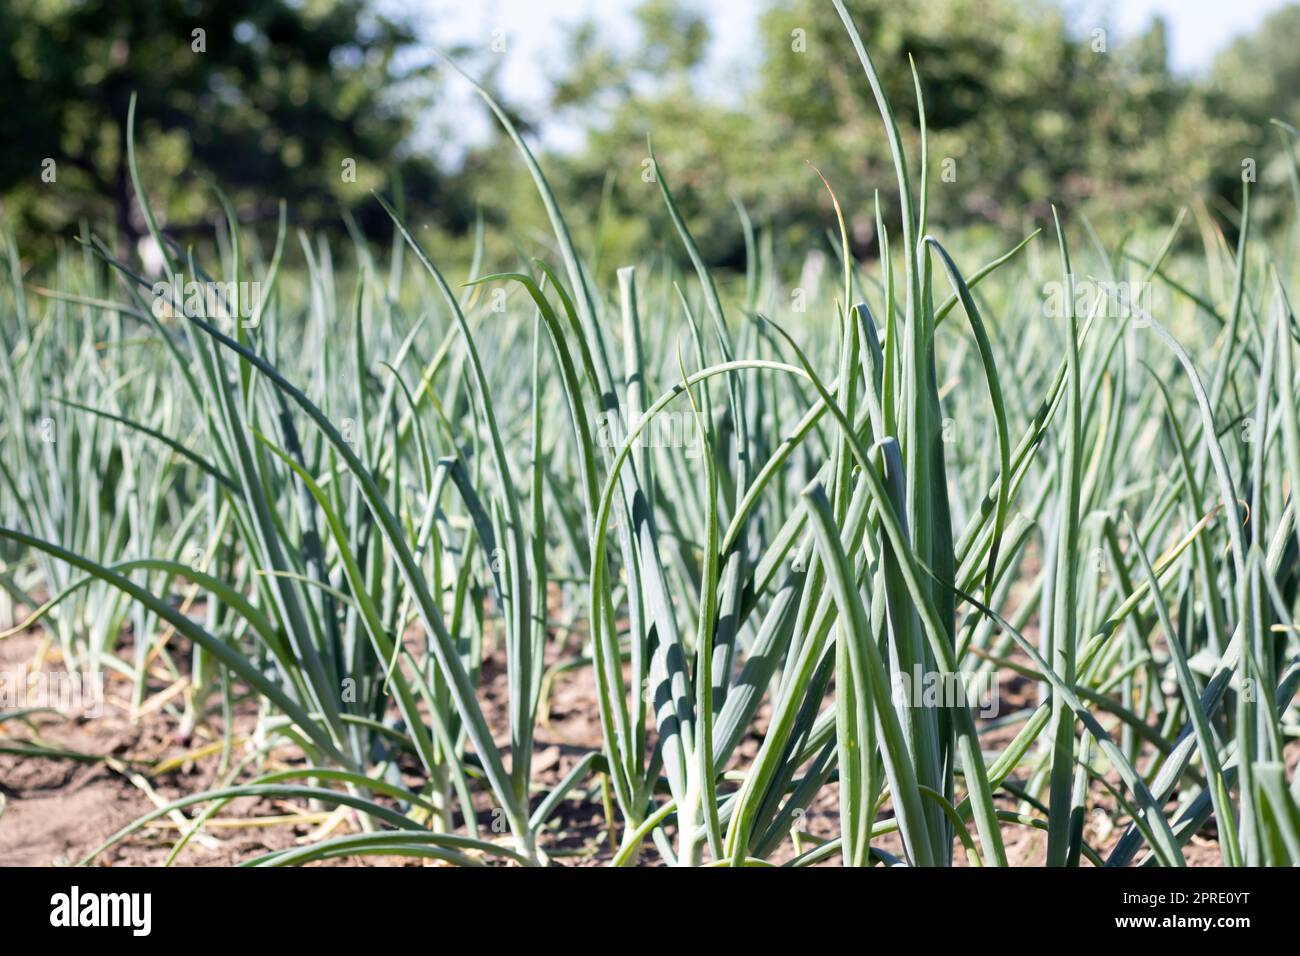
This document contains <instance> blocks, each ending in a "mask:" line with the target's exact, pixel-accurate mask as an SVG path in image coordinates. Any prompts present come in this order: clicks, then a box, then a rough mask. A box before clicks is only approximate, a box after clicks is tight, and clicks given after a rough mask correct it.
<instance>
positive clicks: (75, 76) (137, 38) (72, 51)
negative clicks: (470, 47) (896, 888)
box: [0, 0, 437, 242]
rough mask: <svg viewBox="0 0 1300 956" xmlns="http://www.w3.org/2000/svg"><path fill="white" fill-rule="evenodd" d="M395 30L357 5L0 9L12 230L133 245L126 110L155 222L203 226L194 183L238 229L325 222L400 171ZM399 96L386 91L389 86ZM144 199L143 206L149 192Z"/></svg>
mask: <svg viewBox="0 0 1300 956" xmlns="http://www.w3.org/2000/svg"><path fill="white" fill-rule="evenodd" d="M413 39H414V37H413V36H412V34H411V32H410V30H409V28H408V27H407V26H405V25H403V24H401V23H398V22H396V21H394V20H392V19H390V18H388V17H386V16H384V15H381V14H379V13H376V12H375V11H374V10H373V9H370V8H369V7H368V6H367V5H366V4H364V3H363V2H361V0H313V2H311V3H299V2H293V0H153V2H150V3H147V4H127V3H120V2H114V0H86V2H83V3H63V2H50V0H9V2H8V3H6V4H3V5H0V89H3V90H5V91H6V93H7V94H8V96H9V102H8V104H7V107H6V109H4V110H3V111H0V143H3V144H5V146H4V148H3V149H0V184H2V185H0V188H3V189H4V192H5V195H6V200H7V204H8V205H9V206H10V207H11V209H15V210H16V211H17V213H18V218H19V219H20V220H21V224H22V225H25V226H27V227H28V228H29V229H40V230H43V231H47V230H51V229H54V230H62V229H66V228H67V227H68V226H69V225H70V224H71V223H75V222H76V221H77V220H78V219H81V218H89V219H91V220H92V221H104V220H109V221H111V222H112V224H113V225H114V226H115V228H116V230H117V232H118V233H119V237H120V239H122V240H123V241H125V242H131V241H132V240H135V239H136V238H138V237H139V235H140V234H141V231H142V227H143V223H142V222H141V221H140V219H139V218H138V213H133V212H132V210H133V208H134V206H133V203H132V189H131V187H130V177H129V174H128V169H127V163H126V118H127V107H128V104H129V101H130V98H131V95H132V94H133V93H134V94H136V95H137V96H138V105H137V129H136V140H137V144H136V145H137V149H138V152H139V155H140V156H141V165H142V167H143V169H142V171H143V172H144V174H145V181H146V185H147V186H148V188H149V189H150V192H151V197H152V198H154V199H155V201H156V202H159V201H161V202H160V206H161V212H162V214H163V215H164V216H165V217H166V219H167V222H168V228H169V229H170V230H171V231H174V232H177V233H184V232H185V231H186V230H187V229H188V228H190V227H192V226H199V225H203V224H205V221H206V220H205V217H204V213H208V212H210V210H211V209H212V206H213V204H212V197H211V194H210V193H207V194H205V193H204V191H203V188H202V185H201V184H200V183H199V182H198V181H197V179H196V178H195V177H193V176H190V175H188V174H190V173H193V172H203V173H207V174H209V175H210V176H211V178H212V179H214V180H215V181H216V182H218V183H219V184H220V185H221V186H222V187H223V188H224V189H226V190H227V191H228V192H229V193H230V194H231V195H232V197H233V198H234V201H235V203H236V206H237V208H238V210H239V213H240V215H241V218H244V217H248V218H252V219H259V218H266V217H272V216H274V215H275V213H276V207H277V204H278V200H279V199H280V198H281V197H283V198H285V199H287V200H288V202H289V205H290V208H291V209H292V210H293V214H294V216H295V218H297V219H299V220H308V221H310V220H312V219H314V218H330V219H333V220H334V221H337V215H338V213H339V210H340V209H341V208H342V209H346V208H348V207H349V206H351V205H353V204H356V203H358V202H360V201H361V200H363V199H368V194H369V190H370V189H371V188H375V187H378V186H381V185H383V184H384V183H385V179H386V175H387V174H388V173H389V172H390V171H392V170H394V169H399V168H400V169H401V171H402V173H403V175H404V176H405V177H406V178H407V179H408V180H410V181H412V182H416V183H419V184H420V185H421V187H422V190H421V191H422V192H423V190H424V188H428V187H434V188H435V189H436V187H437V175H436V173H435V171H434V170H433V169H432V168H431V167H430V166H429V165H428V164H427V163H423V162H420V161H417V160H415V159H412V158H407V159H404V160H402V161H401V162H394V158H395V157H396V156H398V149H399V147H400V145H401V144H402V143H403V142H404V141H405V140H406V139H407V137H408V134H409V133H410V120H409V118H408V117H409V116H410V112H409V110H408V109H406V108H405V107H406V105H407V104H403V103H401V102H399V100H398V98H397V97H396V96H394V95H393V94H392V92H391V88H392V86H393V84H394V83H400V82H401V81H402V80H403V79H404V78H406V77H404V76H402V75H398V74H397V73H396V72H395V69H394V62H395V57H396V56H397V55H398V54H399V53H400V52H401V51H403V50H404V49H405V48H406V47H407V46H408V45H409V44H411V43H412V41H413ZM399 89H400V87H399ZM155 191H157V192H158V193H159V195H156V196H155V195H154V192H155Z"/></svg>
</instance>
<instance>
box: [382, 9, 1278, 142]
mask: <svg viewBox="0 0 1300 956" xmlns="http://www.w3.org/2000/svg"><path fill="white" fill-rule="evenodd" d="M636 4H637V0H476V2H475V3H473V4H466V3H464V2H463V0H388V3H387V4H386V5H387V6H388V7H389V8H391V9H394V10H396V11H400V12H402V13H405V14H407V15H408V16H411V17H412V18H413V19H415V20H416V22H417V23H423V24H425V25H426V26H427V27H428V28H429V34H430V35H431V36H433V37H435V38H436V39H437V41H438V42H442V43H448V42H449V41H455V42H464V43H471V44H480V43H481V44H483V45H485V46H486V45H488V44H490V43H491V42H492V40H493V39H494V37H495V38H496V39H497V40H498V41H500V40H504V46H505V50H504V52H502V53H501V55H502V56H504V57H505V66H504V68H503V72H502V74H501V79H502V87H503V90H504V93H505V95H506V96H507V97H508V98H509V99H510V101H511V102H512V103H513V104H514V105H516V106H519V107H523V108H524V109H527V108H528V107H529V106H532V105H536V104H539V103H541V102H544V99H543V97H544V93H545V84H544V82H543V81H542V78H543V77H545V76H546V75H547V74H549V73H555V72H559V71H560V70H561V69H562V63H560V62H557V58H558V57H560V56H562V55H563V50H564V43H565V36H566V30H567V29H568V28H569V27H571V26H572V25H573V24H575V23H577V22H579V21H580V20H582V19H583V18H584V17H586V16H594V17H595V18H596V19H597V20H598V21H599V22H600V23H601V24H603V25H604V27H605V28H606V30H607V31H608V32H609V34H610V35H611V36H612V37H614V38H616V39H617V40H618V41H619V42H622V43H628V44H630V43H632V42H634V41H635V31H634V29H633V26H632V21H631V17H630V11H631V10H632V9H633V8H634V7H635V6H636ZM1285 5H1286V0H1110V2H1108V0H1091V2H1090V0H1069V2H1067V4H1066V6H1067V8H1069V9H1073V10H1075V11H1077V15H1076V17H1075V26H1076V27H1077V28H1078V29H1079V30H1080V31H1081V32H1082V31H1087V30H1091V29H1092V28H1093V26H1094V25H1095V24H1096V23H1097V22H1099V21H1102V22H1107V23H1109V24H1110V25H1111V26H1113V27H1114V28H1115V29H1116V30H1118V32H1119V33H1120V35H1121V36H1128V35H1132V34H1133V33H1136V32H1139V31H1141V30H1142V29H1143V28H1145V27H1146V26H1147V25H1148V24H1149V23H1150V22H1151V19H1152V18H1153V17H1155V16H1157V15H1161V16H1164V17H1165V19H1166V21H1167V22H1168V24H1169V40H1170V56H1171V61H1172V65H1173V67H1174V69H1175V70H1178V71H1180V72H1184V73H1195V72H1198V71H1200V70H1203V69H1204V68H1206V67H1207V66H1208V65H1209V64H1210V63H1211V61H1212V60H1213V58H1214V54H1215V53H1216V52H1218V50H1220V49H1221V48H1222V47H1223V46H1224V45H1225V44H1226V43H1228V42H1229V41H1230V40H1231V39H1232V38H1233V37H1235V36H1238V35H1240V34H1242V33H1245V32H1249V31H1250V30H1252V29H1254V28H1255V27H1257V26H1258V25H1259V23H1260V21H1262V20H1263V19H1264V17H1265V16H1267V15H1268V14H1269V13H1270V12H1271V11H1273V10H1275V9H1277V8H1279V7H1282V6H1285ZM699 6H701V7H704V8H705V9H706V10H708V11H709V16H710V26H711V29H712V46H711V49H710V52H709V58H708V61H707V69H706V76H708V77H709V79H710V80H711V81H712V84H713V85H714V86H715V88H717V89H720V90H723V91H726V90H731V91H735V90H738V89H741V88H742V87H743V84H744V83H745V81H746V78H747V77H748V76H750V75H751V74H752V70H751V69H750V68H749V65H750V64H751V62H752V57H753V50H754V49H755V46H756V42H757V18H758V14H759V13H760V12H761V11H762V10H763V9H764V8H765V7H766V3H765V2H764V0H708V2H701V3H699ZM498 31H499V32H498ZM462 96H463V98H462ZM472 104H473V98H472V96H471V95H470V94H469V93H468V92H467V91H465V90H463V89H462V90H459V91H455V94H454V95H453V96H452V98H451V100H450V101H448V102H445V103H444V104H443V108H442V110H440V112H441V113H443V114H444V117H451V116H454V117H455V128H456V132H457V138H460V139H468V140H475V139H477V138H478V137H479V136H480V135H482V133H483V131H485V130H486V129H487V125H486V124H487V121H486V117H484V116H483V115H482V113H483V111H482V110H481V108H477V107H475V106H474V105H472ZM546 139H547V141H548V143H550V144H551V145H556V146H561V147H563V146H566V145H573V144H572V143H571V142H569V137H568V136H567V135H566V131H565V130H564V129H563V128H556V126H555V124H552V126H551V127H550V128H549V129H548V130H547V137H546Z"/></svg>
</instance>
